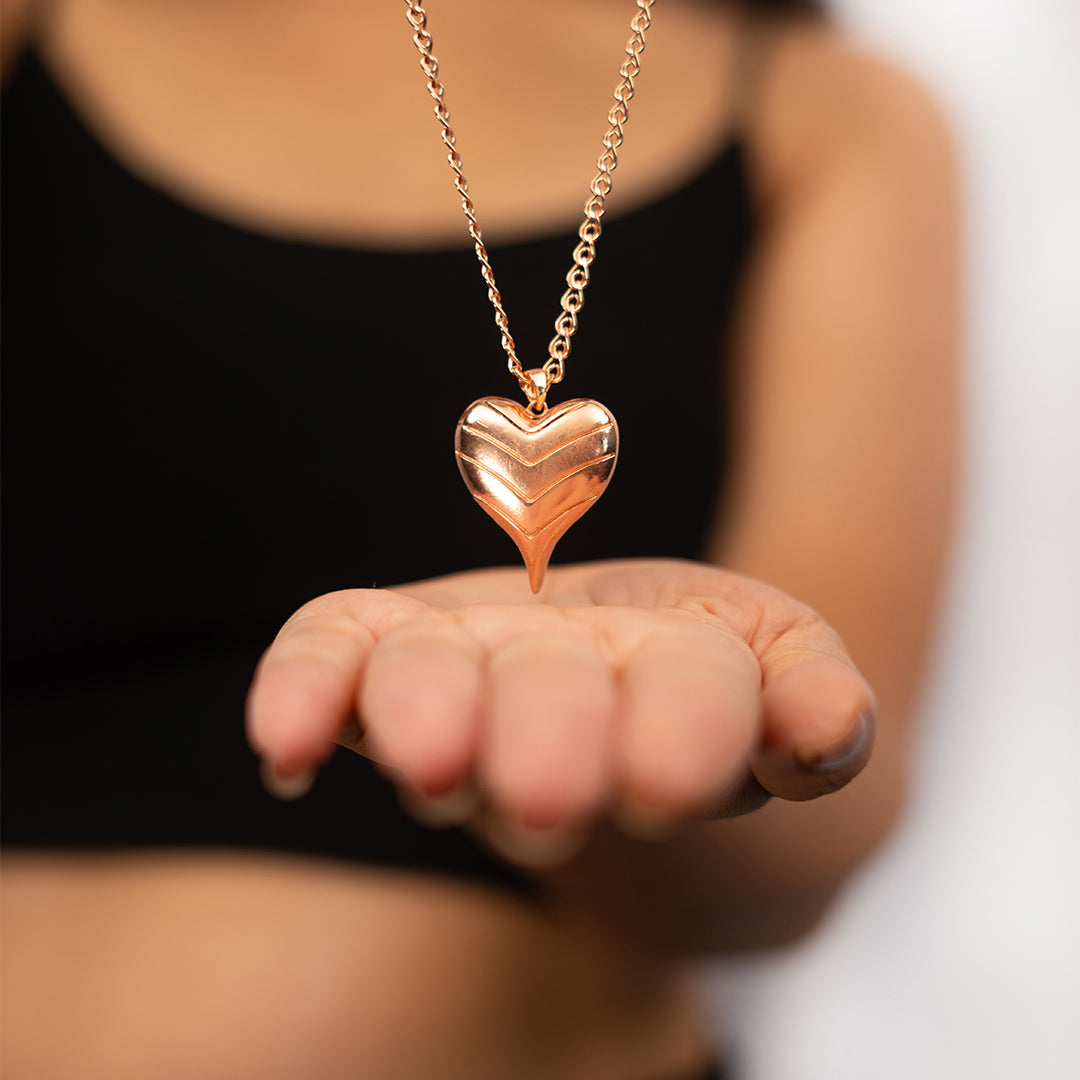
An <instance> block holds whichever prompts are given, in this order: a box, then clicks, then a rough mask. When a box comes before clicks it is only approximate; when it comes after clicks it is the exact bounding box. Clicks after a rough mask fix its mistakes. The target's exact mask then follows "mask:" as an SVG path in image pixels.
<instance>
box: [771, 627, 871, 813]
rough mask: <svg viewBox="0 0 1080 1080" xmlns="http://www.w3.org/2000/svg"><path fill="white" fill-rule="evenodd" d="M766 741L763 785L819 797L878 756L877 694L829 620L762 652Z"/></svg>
mask: <svg viewBox="0 0 1080 1080" xmlns="http://www.w3.org/2000/svg"><path fill="white" fill-rule="evenodd" d="M762 673H763V686H762V693H761V707H762V743H761V746H760V749H759V751H758V752H757V753H756V754H755V757H754V760H753V769H754V774H755V776H756V777H757V778H758V780H759V781H760V783H761V784H762V786H763V787H765V788H766V789H767V790H768V791H770V792H771V793H772V794H774V795H778V796H780V797H781V798H784V799H795V800H804V799H814V798H817V797H818V796H820V795H825V794H827V793H829V792H830V791H836V790H838V789H839V788H841V787H843V786H844V785H845V784H847V783H848V782H849V781H850V780H852V779H853V778H854V777H855V776H857V775H858V773H859V772H861V771H862V768H863V766H864V765H865V764H866V763H867V761H868V760H869V758H870V752H871V750H872V748H873V742H874V714H875V704H874V697H873V693H872V692H871V690H870V687H869V686H868V685H867V683H866V681H865V680H864V679H863V677H862V676H861V675H860V674H859V673H858V671H857V670H856V669H855V667H854V665H853V664H852V663H851V661H850V660H849V659H848V657H847V655H846V654H845V653H844V650H843V647H842V645H841V644H840V641H839V638H837V637H836V635H835V634H834V633H833V632H832V631H831V630H830V629H829V628H828V627H827V626H825V624H824V623H820V624H818V625H815V626H811V627H809V628H807V629H806V630H801V631H799V632H798V633H797V634H792V635H788V639H787V640H781V641H779V642H778V643H777V645H776V646H775V647H774V648H772V649H770V650H768V651H767V652H766V653H765V654H764V655H763V657H762Z"/></svg>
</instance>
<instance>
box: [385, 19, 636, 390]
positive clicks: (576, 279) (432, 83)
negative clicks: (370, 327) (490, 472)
mask: <svg viewBox="0 0 1080 1080" xmlns="http://www.w3.org/2000/svg"><path fill="white" fill-rule="evenodd" d="M654 2H655V0H635V3H636V4H637V11H635V12H634V17H633V19H632V20H631V21H630V30H631V37H630V40H629V41H628V42H627V44H626V59H625V60H624V61H623V63H622V66H621V67H620V68H619V83H618V85H617V86H616V87H615V94H614V96H615V104H614V105H613V106H612V107H611V111H610V112H609V113H608V116H607V120H608V125H609V126H608V130H607V133H606V134H605V135H604V139H603V150H602V151H601V153H600V156H599V158H597V161H596V167H597V170H598V172H597V174H596V176H595V177H594V179H593V181H592V183H591V184H590V185H589V198H588V199H587V200H586V203H585V220H584V221H583V222H582V223H581V226H580V227H579V228H578V244H577V246H576V247H575V248H574V254H573V265H572V266H571V267H570V271H569V273H568V274H567V275H566V284H567V289H566V292H564V293H563V295H562V301H561V308H562V310H561V311H560V312H559V315H558V318H556V320H555V336H554V337H553V338H552V339H551V343H550V344H549V345H548V353H549V356H548V359H547V360H546V361H545V363H544V366H543V368H542V369H541V370H542V371H543V373H544V375H545V376H546V378H545V379H544V380H543V382H544V383H545V384H546V386H551V385H554V384H555V383H557V382H561V381H562V377H563V371H564V367H565V363H566V359H567V357H568V356H569V355H570V339H571V338H572V337H573V336H574V333H575V332H576V330H577V327H578V315H579V313H580V312H581V308H582V305H583V304H584V302H585V296H584V293H585V288H586V286H587V285H588V284H589V275H590V267H591V266H592V263H593V260H594V259H595V258H596V242H597V241H598V240H599V239H600V219H601V218H602V217H603V216H604V204H605V200H606V199H607V197H608V195H609V194H610V193H611V174H612V173H613V172H614V171H615V167H616V166H617V165H618V163H619V160H618V150H619V147H620V146H622V142H623V127H624V125H625V124H626V121H627V120H628V119H629V116H630V110H629V103H630V99H631V98H632V97H633V96H634V79H635V78H637V76H638V74H639V73H640V71H641V53H642V50H643V49H644V48H645V33H646V31H647V30H648V29H649V23H650V21H651V17H652V16H651V11H650V9H651V8H652V6H653V3H654ZM405 4H406V6H407V7H408V19H409V24H410V25H411V26H412V28H413V44H414V45H415V46H416V48H417V51H418V52H419V53H420V66H421V68H423V71H424V75H425V76H426V77H427V90H428V93H429V94H430V95H431V97H432V99H433V100H434V102H435V118H436V119H437V120H438V121H439V126H440V128H441V131H440V134H441V136H442V141H443V142H444V143H445V144H446V149H447V151H448V158H447V160H448V161H449V162H450V168H451V169H452V170H453V173H454V187H455V189H456V190H457V193H458V194H459V195H460V196H461V208H462V210H463V211H464V212H465V218H466V220H467V221H468V223H469V235H470V236H471V237H472V240H473V244H474V246H475V248H476V257H477V259H479V261H480V272H481V274H482V275H483V277H484V282H485V283H486V284H487V287H488V299H489V300H490V301H491V306H492V307H493V308H494V309H495V324H496V325H497V326H498V328H499V333H500V334H501V336H502V347H503V350H504V351H505V352H506V356H507V367H508V368H509V370H510V373H511V374H512V375H513V376H514V377H515V378H516V379H517V381H518V385H519V386H520V387H521V389H522V392H523V393H524V394H525V396H526V397H527V398H528V399H529V402H530V403H531V404H534V405H535V404H537V403H538V404H539V408H540V410H541V411H542V409H543V395H538V390H537V386H538V380H537V379H536V378H534V377H531V376H530V373H529V372H526V371H525V370H523V368H522V366H521V361H520V360H518V358H517V350H516V347H515V345H514V339H513V337H511V335H510V324H509V320H508V319H507V317H506V311H505V309H504V308H503V304H502V297H501V296H500V295H499V290H498V289H497V288H496V286H495V274H494V272H493V271H492V269H491V261H490V260H489V258H488V253H487V248H486V247H485V246H484V241H483V239H482V237H481V234H480V226H479V224H478V223H477V221H476V213H475V208H474V207H473V203H472V199H470V198H469V185H468V183H467V182H466V180H465V176H464V174H463V173H462V171H461V155H460V154H459V153H458V152H457V139H456V136H455V135H454V131H453V129H452V128H451V127H450V113H449V112H448V111H447V108H446V103H445V101H444V100H443V99H444V96H445V91H444V89H443V85H442V83H441V82H440V80H439V62H438V60H436V59H435V55H434V53H433V52H432V39H431V34H430V33H428V29H427V12H426V11H425V10H424V8H423V6H422V5H421V4H420V3H419V0H405ZM544 394H546V389H545V391H544Z"/></svg>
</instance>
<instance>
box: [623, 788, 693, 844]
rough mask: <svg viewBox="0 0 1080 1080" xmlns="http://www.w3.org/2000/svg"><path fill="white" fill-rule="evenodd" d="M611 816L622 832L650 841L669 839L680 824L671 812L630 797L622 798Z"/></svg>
mask: <svg viewBox="0 0 1080 1080" xmlns="http://www.w3.org/2000/svg"><path fill="white" fill-rule="evenodd" d="M610 816H611V819H612V821H614V823H615V824H616V825H617V826H618V828H619V829H620V831H621V832H624V833H626V835H627V836H631V837H633V838H634V839H635V840H645V841H648V842H649V843H656V842H658V841H661V840H667V839H669V838H670V837H671V836H672V834H673V833H674V832H675V831H676V830H677V829H678V824H679V823H678V821H677V819H676V818H674V817H672V816H671V815H670V814H667V813H665V812H664V811H662V810H659V809H657V808H656V807H653V806H649V805H647V804H646V803H643V802H639V801H638V800H637V799H634V798H630V797H626V798H624V799H622V800H621V801H620V802H619V803H618V805H616V806H615V807H614V808H613V809H612V811H611V815H610Z"/></svg>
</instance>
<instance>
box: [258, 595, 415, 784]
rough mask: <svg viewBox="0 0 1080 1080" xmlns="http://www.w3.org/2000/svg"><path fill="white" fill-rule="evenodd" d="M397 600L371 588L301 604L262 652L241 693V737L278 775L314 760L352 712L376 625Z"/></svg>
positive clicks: (324, 752) (291, 772) (384, 619)
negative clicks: (243, 705) (244, 733)
mask: <svg viewBox="0 0 1080 1080" xmlns="http://www.w3.org/2000/svg"><path fill="white" fill-rule="evenodd" d="M403 603H409V604H412V603H414V602H413V601H401V600H400V598H395V597H393V596H392V594H388V593H379V592H376V591H374V590H353V591H350V592H348V593H334V594H330V595H329V596H325V597H320V598H319V600H316V601H312V603H310V604H307V605H305V606H304V607H303V608H301V609H300V610H299V611H298V612H297V613H296V614H295V615H294V616H293V617H292V618H291V619H290V620H289V621H288V622H287V623H286V624H285V626H283V627H282V629H281V632H280V633H279V634H278V636H277V638H276V639H275V640H274V643H273V644H272V645H271V646H270V648H269V649H267V651H266V652H265V653H264V655H263V657H262V660H261V661H260V662H259V666H258V668H257V670H256V673H255V678H254V680H253V682H252V685H251V689H250V690H249V691H248V698H247V709H246V712H247V734H248V741H249V742H250V744H251V746H252V748H253V749H254V750H255V752H256V753H257V754H259V755H260V756H261V757H262V758H263V759H264V761H266V762H269V763H270V765H271V766H272V767H273V769H274V771H275V772H276V774H277V775H278V776H279V777H281V778H288V777H291V776H296V775H298V774H301V773H303V772H305V771H308V770H310V769H313V768H315V767H316V766H318V765H319V764H321V763H322V762H323V761H324V760H325V759H326V758H327V757H328V756H329V755H330V754H331V753H332V752H333V749H334V745H335V739H336V737H337V735H338V733H339V732H340V731H341V729H342V728H343V727H344V725H345V724H346V723H347V721H348V720H349V718H350V717H351V716H352V714H353V710H354V708H355V705H354V703H355V700H356V688H357V685H358V683H359V680H360V677H361V673H362V671H363V668H364V665H365V663H366V661H367V657H368V654H369V653H370V652H371V649H372V648H373V647H374V644H375V641H376V634H377V632H378V630H379V629H380V628H381V627H382V626H383V625H384V624H385V623H386V622H387V620H388V619H390V618H391V617H392V615H393V614H394V613H395V612H396V611H397V610H398V609H400V607H401V605H402V604H403Z"/></svg>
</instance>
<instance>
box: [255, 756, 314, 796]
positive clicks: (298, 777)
mask: <svg viewBox="0 0 1080 1080" xmlns="http://www.w3.org/2000/svg"><path fill="white" fill-rule="evenodd" d="M315 775H316V771H315V769H303V770H302V771H300V772H298V773H282V772H280V771H279V770H278V769H277V767H276V766H275V765H274V764H273V763H271V762H269V761H263V762H262V763H261V764H260V765H259V778H260V779H261V780H262V784H263V787H264V788H266V790H267V791H268V792H269V793H270V794H271V795H273V796H274V798H275V799H280V800H281V801H282V802H294V801H295V800H296V799H302V798H303V797H304V796H305V795H306V794H307V793H308V792H309V791H310V790H311V785H312V784H314V783H315Z"/></svg>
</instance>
